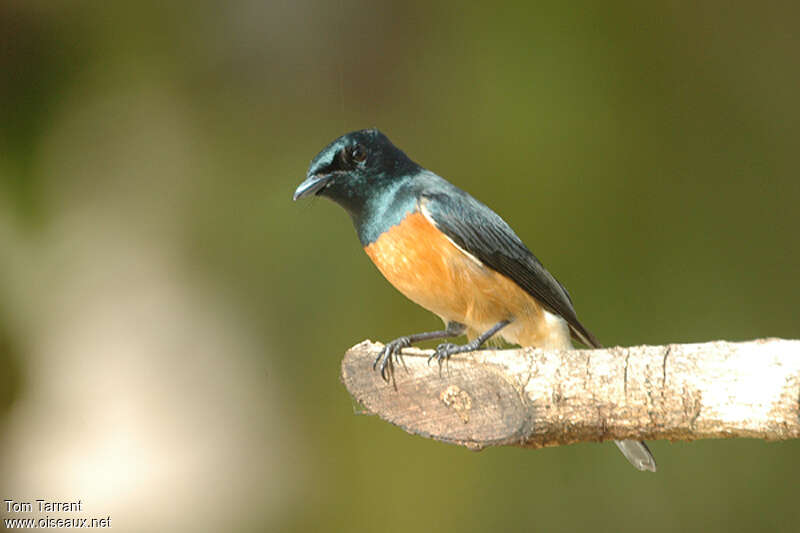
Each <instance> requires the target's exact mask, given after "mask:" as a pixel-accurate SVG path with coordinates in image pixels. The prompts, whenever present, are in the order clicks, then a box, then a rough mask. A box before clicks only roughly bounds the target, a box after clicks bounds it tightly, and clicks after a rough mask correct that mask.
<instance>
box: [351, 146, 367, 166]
mask: <svg viewBox="0 0 800 533" xmlns="http://www.w3.org/2000/svg"><path fill="white" fill-rule="evenodd" d="M350 159H352V160H353V161H355V162H356V163H363V162H364V161H366V160H367V151H366V150H365V149H364V147H363V146H361V145H360V144H357V145H355V146H353V147H352V148H351V149H350Z"/></svg>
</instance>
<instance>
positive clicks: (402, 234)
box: [294, 129, 656, 472]
mask: <svg viewBox="0 0 800 533" xmlns="http://www.w3.org/2000/svg"><path fill="white" fill-rule="evenodd" d="M311 195H317V196H326V197H328V198H330V199H331V200H333V201H334V202H336V203H338V204H339V205H341V206H342V207H343V208H344V209H345V210H346V211H347V212H348V213H349V214H350V216H351V217H352V219H353V223H354V224H355V227H356V231H357V232H358V238H359V239H360V240H361V244H362V245H363V247H364V250H365V251H366V252H367V255H368V256H369V257H370V259H372V261H373V262H374V263H375V265H376V266H377V267H378V270H380V271H381V273H382V274H383V275H384V276H385V277H386V279H388V280H389V282H390V283H391V284H392V285H394V286H395V287H396V288H397V289H398V290H399V291H400V292H401V293H403V294H404V295H405V296H406V297H408V298H409V299H410V300H412V301H413V302H415V303H417V304H419V305H421V306H422V307H424V308H425V309H428V310H429V311H431V312H433V313H435V314H437V315H438V316H439V317H440V318H441V319H442V320H444V322H445V324H446V327H445V329H444V330H441V331H432V332H427V333H416V334H413V335H406V336H403V337H400V338H398V339H395V340H393V341H391V342H389V343H388V344H386V347H385V348H384V350H383V352H382V353H381V355H380V356H379V357H378V359H377V360H376V361H375V365H374V366H377V365H379V366H380V371H381V375H382V376H383V377H384V379H388V377H389V374H390V373H391V372H392V358H396V357H398V354H399V352H400V350H401V349H402V348H404V347H406V346H410V345H411V344H413V343H416V342H419V341H423V340H431V339H444V338H447V337H457V336H460V335H462V334H464V333H466V334H467V336H468V337H469V338H470V339H472V340H471V341H470V342H468V343H467V344H464V345H455V344H450V343H445V344H440V345H439V346H438V347H437V348H436V352H435V354H434V357H436V358H437V359H438V360H439V361H441V360H443V359H447V358H449V357H450V356H452V355H454V354H457V353H460V352H467V351H472V350H476V349H478V348H480V347H481V346H482V345H483V344H484V343H485V342H486V341H487V340H489V338H490V337H492V336H494V335H498V336H500V337H502V338H503V339H505V340H506V341H508V342H510V343H513V344H519V345H520V346H533V347H536V348H543V349H570V348H572V342H571V339H570V338H571V337H573V338H575V339H576V340H578V341H580V342H581V343H583V344H585V345H587V346H589V347H592V348H599V347H600V346H601V345H600V343H599V342H598V341H597V339H596V338H595V336H594V335H592V334H591V333H590V332H589V331H588V330H587V329H586V328H585V327H583V325H582V324H581V323H580V322H579V321H578V317H577V315H576V314H575V309H574V308H573V306H572V300H571V299H570V296H569V294H568V293H567V290H566V289H565V288H564V286H563V285H561V284H560V283H559V282H558V281H557V280H556V279H555V278H554V277H553V276H552V275H551V274H550V273H549V272H548V271H547V270H545V268H544V266H542V264H541V263H540V262H539V260H538V259H537V258H536V257H535V256H534V255H533V253H531V251H530V250H528V248H527V247H526V246H525V245H524V244H523V243H522V241H521V240H520V238H519V237H517V235H516V233H514V230H512V229H511V227H510V226H509V225H508V224H506V222H505V221H504V220H503V219H502V218H500V217H499V216H498V215H497V214H496V213H495V212H494V211H492V210H491V209H489V208H488V207H487V206H485V205H484V204H482V203H481V202H479V201H478V200H476V199H475V198H473V197H472V196H470V195H469V194H467V193H466V192H464V191H462V190H461V189H459V188H458V187H456V186H455V185H453V184H451V183H450V182H448V181H446V180H444V179H443V178H441V177H439V176H437V175H436V174H434V173H433V172H431V171H429V170H426V169H424V168H422V167H421V166H419V165H418V164H416V163H415V162H413V161H411V159H409V158H408V156H406V154H405V153H403V152H402V151H401V150H399V149H398V148H397V147H395V146H394V145H393V144H392V143H391V142H390V141H389V139H388V138H386V136H385V135H383V134H382V133H381V132H379V131H377V130H374V129H370V130H361V131H355V132H352V133H348V134H347V135H343V136H341V137H339V138H338V139H336V140H335V141H333V142H332V143H330V144H329V145H328V146H327V147H325V148H324V149H323V150H322V151H321V152H320V153H319V154H317V156H316V157H315V158H314V159H313V161H312V162H311V166H310V168H309V169H308V174H307V177H306V180H305V181H304V182H303V183H301V184H300V186H299V187H297V190H296V191H295V192H294V199H295V200H297V199H298V198H303V197H305V196H311ZM616 444H617V446H618V447H619V449H620V450H621V451H622V453H623V454H624V455H625V457H626V458H627V459H628V460H629V461H630V462H631V464H632V465H633V466H635V467H636V468H638V469H639V470H650V471H653V472H654V471H655V470H656V462H655V459H654V458H653V456H652V454H651V453H650V450H648V448H647V446H646V445H645V444H644V443H643V442H637V441H633V440H625V441H616Z"/></svg>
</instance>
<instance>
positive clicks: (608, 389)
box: [342, 339, 800, 449]
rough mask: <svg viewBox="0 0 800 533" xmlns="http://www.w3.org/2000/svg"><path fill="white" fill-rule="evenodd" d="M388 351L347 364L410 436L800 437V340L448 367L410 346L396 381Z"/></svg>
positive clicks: (540, 355)
mask: <svg viewBox="0 0 800 533" xmlns="http://www.w3.org/2000/svg"><path fill="white" fill-rule="evenodd" d="M382 347H383V345H382V344H379V343H372V342H370V341H364V342H362V343H361V344H358V345H356V346H354V347H352V348H351V349H350V350H348V352H347V353H346V354H345V357H344V360H343V361H342V382H343V383H344V384H345V386H346V387H347V390H348V391H349V392H350V394H351V395H352V396H353V398H354V399H355V400H356V401H357V402H358V403H360V404H361V405H362V406H363V407H364V408H365V410H366V411H367V412H369V413H371V414H377V415H378V416H380V417H381V418H383V419H384V420H386V421H388V422H391V423H392V424H395V425H397V426H400V427H401V428H403V429H404V430H406V431H407V432H409V433H413V434H417V435H422V436H424V437H428V438H433V439H436V440H440V441H444V442H448V443H452V444H457V445H461V446H466V447H468V448H471V449H482V448H485V447H487V446H503V445H512V446H523V447H532V448H539V447H543V446H558V445H562V444H570V443H574V442H587V441H604V440H612V439H614V440H624V439H635V440H657V439H669V440H695V439H708V438H734V437H751V438H760V439H767V440H783V439H796V438H800V341H795V340H782V339H762V340H755V341H750V342H739V343H732V342H721V341H720V342H707V343H701V344H670V345H665V346H635V347H630V348H622V347H614V348H606V349H600V350H568V351H543V350H536V349H532V348H524V349H517V350H482V351H476V352H472V353H468V354H458V355H455V356H453V358H452V359H451V360H450V361H448V362H446V363H445V364H444V365H443V366H442V367H441V369H440V368H439V367H438V366H437V364H436V363H435V362H434V363H431V364H430V365H428V364H427V361H428V356H429V355H430V354H431V353H432V351H429V350H419V349H415V348H408V349H405V350H403V359H404V362H405V365H395V372H394V375H395V380H396V386H395V387H393V386H392V385H391V384H388V383H386V382H384V381H383V380H382V379H381V377H380V374H379V373H378V372H374V371H373V370H372V362H373V361H374V360H375V358H376V357H377V356H378V353H379V352H380V350H381V348H382Z"/></svg>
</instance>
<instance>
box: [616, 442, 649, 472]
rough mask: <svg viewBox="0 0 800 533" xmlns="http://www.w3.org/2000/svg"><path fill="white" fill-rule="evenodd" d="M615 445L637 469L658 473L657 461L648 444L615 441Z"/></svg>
mask: <svg viewBox="0 0 800 533" xmlns="http://www.w3.org/2000/svg"><path fill="white" fill-rule="evenodd" d="M614 443H615V444H616V445H617V448H619V451H621V452H622V455H624V456H625V459H627V460H628V461H629V462H630V463H631V464H632V465H633V466H634V467H635V468H636V469H638V470H648V471H650V472H655V471H656V459H655V457H653V454H652V453H650V449H649V448H648V447H647V444H645V443H644V442H639V441H636V440H615V441H614Z"/></svg>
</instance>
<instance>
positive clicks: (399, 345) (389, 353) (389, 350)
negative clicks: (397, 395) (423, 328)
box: [372, 337, 411, 383]
mask: <svg viewBox="0 0 800 533" xmlns="http://www.w3.org/2000/svg"><path fill="white" fill-rule="evenodd" d="M408 346H411V340H410V339H408V338H407V337H400V338H399V339H395V340H393V341H392V342H389V343H386V346H384V347H383V350H381V353H379V354H378V357H377V358H376V359H375V362H374V363H372V370H380V373H381V378H383V380H384V381H386V382H387V383H388V382H389V380H390V379H391V378H392V376H393V375H394V361H397V362H398V363H401V364H402V365H403V366H405V361H403V354H402V353H400V351H401V350H402V349H403V348H407V347H408ZM393 360H394V361H393Z"/></svg>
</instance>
